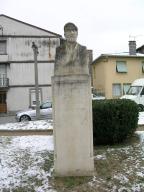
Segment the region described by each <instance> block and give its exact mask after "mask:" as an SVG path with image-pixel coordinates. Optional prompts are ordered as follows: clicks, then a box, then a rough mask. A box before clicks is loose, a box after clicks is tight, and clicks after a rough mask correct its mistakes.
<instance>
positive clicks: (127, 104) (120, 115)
mask: <svg viewBox="0 0 144 192" xmlns="http://www.w3.org/2000/svg"><path fill="white" fill-rule="evenodd" d="M137 122H138V106H137V104H136V103H135V102H134V101H131V100H128V99H110V100H100V101H93V135H94V145H96V144H114V143H120V142H122V141H124V140H125V139H126V138H127V137H128V136H130V135H132V134H133V133H134V132H135V130H136V128H137Z"/></svg>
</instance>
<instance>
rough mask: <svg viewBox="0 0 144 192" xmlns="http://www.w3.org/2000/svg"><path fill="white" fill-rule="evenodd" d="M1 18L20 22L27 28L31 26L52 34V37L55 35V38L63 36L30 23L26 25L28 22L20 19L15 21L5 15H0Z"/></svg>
mask: <svg viewBox="0 0 144 192" xmlns="http://www.w3.org/2000/svg"><path fill="white" fill-rule="evenodd" d="M0 17H6V18H8V19H12V20H13V21H16V22H19V23H22V24H25V25H27V26H30V27H33V28H36V29H39V30H41V31H44V32H47V33H51V34H52V35H55V36H57V37H62V36H61V35H60V34H58V33H54V32H51V31H48V30H46V29H43V28H40V27H37V26H35V25H32V24H29V23H26V22H23V21H20V20H18V19H15V18H12V17H9V16H7V15H4V14H0Z"/></svg>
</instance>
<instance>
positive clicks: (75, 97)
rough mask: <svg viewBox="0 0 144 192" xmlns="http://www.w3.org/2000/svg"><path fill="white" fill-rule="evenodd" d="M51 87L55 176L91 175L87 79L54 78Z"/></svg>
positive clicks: (91, 146) (90, 128)
mask: <svg viewBox="0 0 144 192" xmlns="http://www.w3.org/2000/svg"><path fill="white" fill-rule="evenodd" d="M52 84H53V86H52V87H53V88H52V89H53V119H54V169H55V175H56V176H90V175H92V174H93V171H94V160H93V130H92V99H91V79H90V76H89V75H68V76H67V75H65V76H54V77H52Z"/></svg>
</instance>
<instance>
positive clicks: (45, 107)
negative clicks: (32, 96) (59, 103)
mask: <svg viewBox="0 0 144 192" xmlns="http://www.w3.org/2000/svg"><path fill="white" fill-rule="evenodd" d="M51 107H52V103H51V102H46V103H42V104H41V106H40V108H41V109H47V108H51Z"/></svg>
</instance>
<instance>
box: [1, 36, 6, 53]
mask: <svg viewBox="0 0 144 192" xmlns="http://www.w3.org/2000/svg"><path fill="white" fill-rule="evenodd" d="M6 54H7V51H6V40H0V55H6Z"/></svg>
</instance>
